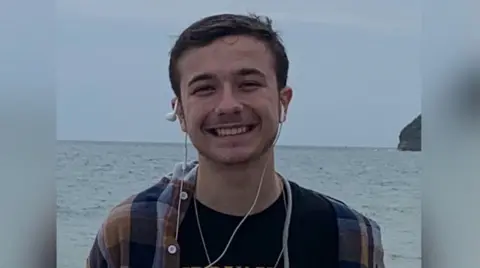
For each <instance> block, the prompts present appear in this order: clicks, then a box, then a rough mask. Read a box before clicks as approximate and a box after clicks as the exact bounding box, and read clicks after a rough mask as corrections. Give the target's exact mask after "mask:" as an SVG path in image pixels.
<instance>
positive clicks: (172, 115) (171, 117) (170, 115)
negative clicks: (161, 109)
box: [165, 100, 178, 122]
mask: <svg viewBox="0 0 480 268" xmlns="http://www.w3.org/2000/svg"><path fill="white" fill-rule="evenodd" d="M177 108H178V100H175V105H174V106H173V111H171V112H169V113H167V114H166V115H165V119H166V120H167V121H170V122H175V120H177Z"/></svg>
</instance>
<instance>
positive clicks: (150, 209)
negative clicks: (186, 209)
mask: <svg viewBox="0 0 480 268" xmlns="http://www.w3.org/2000/svg"><path fill="white" fill-rule="evenodd" d="M177 184H178V181H176V180H172V179H170V178H168V177H162V178H161V179H160V180H159V181H158V182H157V183H155V184H154V185H153V186H151V187H149V188H147V189H145V190H143V191H141V192H138V193H136V194H133V195H131V196H129V197H128V198H126V199H124V200H123V201H121V202H120V203H118V204H117V205H115V206H114V207H113V208H112V209H111V210H110V212H109V214H108V216H107V220H106V221H105V224H109V225H112V224H113V225H115V224H121V223H123V222H125V221H131V220H132V218H143V219H145V218H150V217H153V218H155V219H156V218H157V216H158V215H161V214H163V213H162V212H164V213H165V212H166V211H167V210H168V209H169V208H171V206H172V205H173V202H174V192H175V191H176V187H178V185H177Z"/></svg>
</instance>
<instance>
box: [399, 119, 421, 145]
mask: <svg viewBox="0 0 480 268" xmlns="http://www.w3.org/2000/svg"><path fill="white" fill-rule="evenodd" d="M398 139H399V142H398V146H397V149H398V150H399V151H413V152H419V151H421V150H422V115H421V114H420V115H418V116H417V117H416V118H415V119H413V121H412V122H410V123H409V124H408V125H406V126H405V127H404V128H403V129H402V131H401V132H400V135H399V137H398Z"/></svg>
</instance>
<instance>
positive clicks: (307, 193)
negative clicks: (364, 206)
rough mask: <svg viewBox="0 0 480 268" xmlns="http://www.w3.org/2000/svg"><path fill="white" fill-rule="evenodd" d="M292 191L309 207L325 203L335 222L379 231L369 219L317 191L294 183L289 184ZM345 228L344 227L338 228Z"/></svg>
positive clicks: (376, 225) (341, 202)
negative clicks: (354, 224)
mask: <svg viewBox="0 0 480 268" xmlns="http://www.w3.org/2000/svg"><path fill="white" fill-rule="evenodd" d="M290 185H291V186H292V188H293V190H294V191H295V192H296V193H297V195H299V196H300V197H301V198H302V202H308V203H309V205H311V206H314V205H318V204H320V203H325V202H327V203H328V204H329V205H330V206H331V208H332V209H333V211H334V212H335V214H336V218H337V220H338V221H339V222H340V223H342V225H344V224H343V223H344V222H352V221H353V222H357V223H358V224H363V225H368V226H372V227H373V228H376V229H379V228H380V227H379V225H378V224H377V223H376V222H375V221H374V220H373V219H371V218H369V217H367V216H365V215H364V214H362V213H360V212H358V211H357V210H355V209H354V208H352V207H350V206H349V205H347V204H346V203H345V202H343V201H340V200H339V199H336V198H333V197H331V196H329V195H326V194H323V193H320V192H318V191H315V190H312V189H309V188H306V187H303V186H300V185H299V184H297V183H295V182H290ZM339 227H345V226H339Z"/></svg>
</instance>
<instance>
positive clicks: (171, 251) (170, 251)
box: [167, 245, 177, 254]
mask: <svg viewBox="0 0 480 268" xmlns="http://www.w3.org/2000/svg"><path fill="white" fill-rule="evenodd" d="M167 250H168V253H170V254H175V253H177V247H176V246H174V245H170V246H168V249H167Z"/></svg>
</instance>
